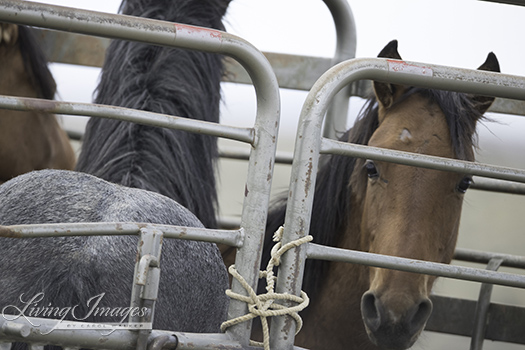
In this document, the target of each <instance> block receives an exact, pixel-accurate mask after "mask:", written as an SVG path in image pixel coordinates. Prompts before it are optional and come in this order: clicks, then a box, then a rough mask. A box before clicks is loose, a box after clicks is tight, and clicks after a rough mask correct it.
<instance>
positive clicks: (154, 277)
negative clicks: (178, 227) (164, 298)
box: [129, 227, 163, 350]
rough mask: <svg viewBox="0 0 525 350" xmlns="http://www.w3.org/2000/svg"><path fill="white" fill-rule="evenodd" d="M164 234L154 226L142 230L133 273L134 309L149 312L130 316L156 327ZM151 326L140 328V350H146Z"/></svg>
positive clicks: (138, 340) (138, 321)
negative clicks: (154, 322)
mask: <svg viewBox="0 0 525 350" xmlns="http://www.w3.org/2000/svg"><path fill="white" fill-rule="evenodd" d="M162 241H163V234H162V232H161V231H159V230H156V229H153V228H151V227H144V228H142V229H141V230H140V239H139V241H138V244H137V260H136V262H135V271H134V274H133V287H132V291H131V309H135V310H143V309H146V310H148V311H147V312H146V314H145V315H142V316H139V315H133V313H131V314H130V317H129V322H130V323H144V324H148V325H152V324H153V318H154V315H155V302H156V301H157V295H158V289H159V283H160V266H159V263H160V256H161V252H162ZM150 333H151V327H147V328H142V327H141V328H139V330H138V337H137V344H136V346H135V349H136V350H146V348H147V347H148V338H149V334H150Z"/></svg>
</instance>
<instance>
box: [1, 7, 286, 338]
mask: <svg viewBox="0 0 525 350" xmlns="http://www.w3.org/2000/svg"><path fill="white" fill-rule="evenodd" d="M0 20H1V21H4V22H10V23H16V24H26V25H32V26H38V27H44V28H50V29H56V30H64V31H73V32H76V33H81V34H88V35H96V36H102V37H110V38H116V39H124V40H132V41H139V42H145V43H149V44H156V45H162V46H170V47H180V48H186V49H194V50H201V51H204V52H211V53H219V54H224V55H226V56H230V57H232V58H234V59H235V60H237V61H238V62H239V63H240V64H241V65H242V66H243V67H244V68H245V69H246V71H247V72H248V74H249V76H250V79H251V80H252V82H253V84H254V87H255V92H256V96H257V115H256V120H255V125H254V131H255V138H254V141H253V142H252V146H253V147H254V149H253V151H252V156H251V157H250V161H249V165H248V174H247V183H246V190H245V199H244V205H243V212H242V219H241V225H242V227H243V228H244V230H245V233H246V236H245V238H246V239H245V241H244V244H243V245H242V247H241V248H240V249H239V250H238V252H237V260H236V261H238V262H240V261H242V264H241V263H238V264H237V268H238V271H239V273H240V274H241V275H242V276H243V277H244V278H245V280H246V281H247V283H248V284H250V285H251V286H252V287H253V288H256V285H257V281H258V269H259V265H260V260H261V253H262V243H263V237H264V228H265V226H266V225H265V224H266V216H267V210H268V209H267V208H268V204H269V199H270V188H271V181H272V177H273V167H274V156H275V149H276V142H277V132H278V127H279V116H280V96H279V88H278V85H277V79H276V77H275V74H274V73H273V71H272V69H271V66H270V64H269V63H268V60H267V59H266V58H265V57H264V55H263V54H262V53H261V52H260V51H259V50H257V48H255V47H254V46H253V45H251V44H250V43H249V42H247V41H245V40H243V39H241V38H239V37H237V36H235V35H232V34H229V33H225V32H221V31H218V30H212V29H208V28H201V27H194V26H189V25H184V24H178V23H169V22H164V21H158V20H152V19H147V18H137V17H131V16H123V15H114V14H107V13H100V12H95V11H87V10H80V9H74V8H68V7H61V6H52V5H46V4H40V3H35V2H25V1H22V2H21V1H18V0H5V1H2V2H1V3H0ZM232 289H233V291H234V292H237V293H241V294H246V292H245V291H244V289H243V288H242V287H241V285H240V284H239V283H237V282H236V281H234V283H233V285H232ZM247 311H248V306H247V305H246V304H245V303H242V302H240V301H235V300H234V301H232V302H231V303H230V309H229V317H237V316H241V315H243V314H245V313H246V312H247ZM228 332H229V333H231V334H232V336H233V337H234V338H235V339H238V340H239V341H241V342H243V344H244V345H246V344H247V343H248V340H249V336H250V333H251V322H246V323H244V324H239V325H236V326H233V327H231V328H230V329H229V330H228Z"/></svg>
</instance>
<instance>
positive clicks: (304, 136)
mask: <svg viewBox="0 0 525 350" xmlns="http://www.w3.org/2000/svg"><path fill="white" fill-rule="evenodd" d="M359 79H370V80H376V81H381V82H390V83H395V84H403V85H409V86H424V87H427V88H435V89H443V90H453V91H459V92H468V93H475V94H481V95H489V96H496V97H505V98H513V99H520V100H525V78H524V77H518V76H511V75H505V74H500V73H494V72H486V71H475V70H470V69H460V68H453V67H445V66H438V65H429V64H423V63H415V62H407V61H399V60H391V59H381V58H375V59H372V58H360V59H353V60H350V61H346V62H343V63H340V64H338V65H337V66H335V67H333V68H331V69H330V70H328V71H327V72H326V73H325V74H323V76H321V78H319V80H318V81H317V82H316V83H315V84H314V86H313V87H312V90H311V91H310V93H309V94H308V96H307V98H306V101H305V103H304V105H303V108H302V111H301V117H300V121H299V127H298V130H297V136H296V143H295V153H294V161H293V164H292V175H291V178H290V187H289V197H288V201H287V211H286V218H285V226H284V235H283V240H282V241H283V244H286V243H288V242H290V241H293V240H296V239H299V238H301V237H303V236H305V235H306V234H307V233H308V232H309V228H310V216H311V210H312V203H313V193H314V187H315V181H316V174H317V170H318V165H319V153H320V150H321V125H322V122H323V117H324V115H325V113H326V110H327V108H328V106H329V105H330V103H331V101H332V99H333V97H334V96H335V94H337V92H339V91H340V90H341V89H342V88H343V87H345V86H347V85H348V84H350V83H351V82H354V81H356V80H359ZM511 177H513V176H511ZM517 177H519V176H517ZM305 256H306V250H305V247H303V246H300V247H298V248H296V249H293V250H290V251H288V252H287V253H285V254H284V255H283V256H282V258H281V266H280V267H279V274H278V279H277V287H276V291H277V292H278V293H289V294H294V295H299V292H300V288H301V285H302V278H303V273H304V258H305ZM460 275H461V273H460ZM524 282H525V281H524ZM294 333H295V324H294V322H291V321H289V320H287V316H281V317H276V318H274V319H273V320H272V334H271V335H272V340H271V341H272V343H271V345H272V346H273V347H274V348H276V349H290V348H291V346H292V344H293V341H294Z"/></svg>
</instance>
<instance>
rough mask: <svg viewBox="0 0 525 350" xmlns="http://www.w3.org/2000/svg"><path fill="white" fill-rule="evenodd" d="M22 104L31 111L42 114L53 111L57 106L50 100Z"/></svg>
mask: <svg viewBox="0 0 525 350" xmlns="http://www.w3.org/2000/svg"><path fill="white" fill-rule="evenodd" d="M23 104H24V106H26V107H28V108H29V109H31V110H36V111H42V112H46V111H51V110H54V109H55V108H56V106H57V105H56V103H55V101H52V100H31V101H24V102H23Z"/></svg>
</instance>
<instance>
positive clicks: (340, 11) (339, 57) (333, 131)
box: [323, 0, 357, 139]
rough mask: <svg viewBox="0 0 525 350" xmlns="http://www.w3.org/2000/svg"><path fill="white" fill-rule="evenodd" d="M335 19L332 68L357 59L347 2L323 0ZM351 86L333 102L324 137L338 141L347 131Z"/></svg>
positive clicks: (342, 0) (353, 30)
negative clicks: (339, 134) (334, 47)
mask: <svg viewBox="0 0 525 350" xmlns="http://www.w3.org/2000/svg"><path fill="white" fill-rule="evenodd" d="M323 1H324V3H325V4H326V6H327V7H328V9H329V10H330V13H331V14H332V17H333V19H334V24H335V31H336V36H337V45H336V49H335V54H334V58H333V59H332V66H335V65H336V64H338V63H340V62H343V61H346V60H348V59H351V58H355V52H356V46H357V33H356V28H355V20H354V15H353V14H352V10H351V9H350V5H349V4H348V2H347V0H323ZM349 98H350V86H347V87H345V88H344V89H342V90H341V91H340V92H339V93H338V94H337V95H336V96H335V97H334V99H333V100H332V104H331V105H330V108H329V109H328V112H327V115H326V119H325V121H324V131H323V136H324V137H326V138H330V139H337V138H338V135H337V133H338V132H344V131H346V122H347V118H348V104H349Z"/></svg>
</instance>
